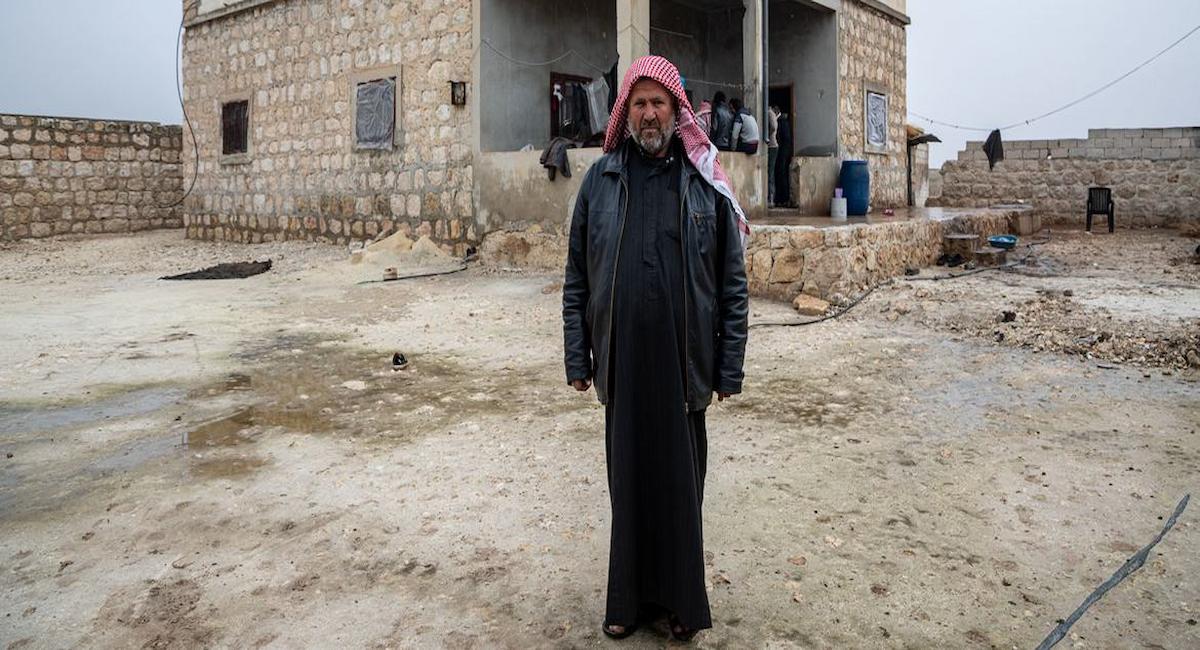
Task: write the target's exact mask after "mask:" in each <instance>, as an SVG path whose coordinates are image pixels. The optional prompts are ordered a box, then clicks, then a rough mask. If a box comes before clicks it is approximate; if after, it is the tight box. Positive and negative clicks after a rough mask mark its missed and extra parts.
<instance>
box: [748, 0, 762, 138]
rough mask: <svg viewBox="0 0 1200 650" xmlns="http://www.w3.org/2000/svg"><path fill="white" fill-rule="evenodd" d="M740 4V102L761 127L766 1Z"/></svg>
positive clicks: (757, 0)
mask: <svg viewBox="0 0 1200 650" xmlns="http://www.w3.org/2000/svg"><path fill="white" fill-rule="evenodd" d="M742 2H743V4H744V5H745V7H746V13H745V15H744V16H743V17H742V81H743V83H744V84H745V90H744V92H745V93H746V94H745V96H744V97H742V102H743V103H745V104H746V107H747V108H749V109H750V112H752V113H754V119H756V120H758V122H759V124H760V125H762V124H764V123H766V119H765V117H764V116H765V115H766V113H765V111H764V109H763V84H764V83H766V80H764V79H763V78H762V77H763V57H765V56H766V52H765V51H763V32H764V30H765V29H766V25H765V24H764V19H765V16H764V13H765V7H764V5H765V4H766V0H742ZM759 153H761V154H763V155H766V153H765V151H764V147H760V148H759Z"/></svg>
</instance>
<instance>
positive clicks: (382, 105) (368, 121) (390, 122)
mask: <svg viewBox="0 0 1200 650" xmlns="http://www.w3.org/2000/svg"><path fill="white" fill-rule="evenodd" d="M395 139H396V78H395V77H385V78H383V79H373V80H370V81H364V82H362V83H359V84H358V86H357V90H356V94H355V107H354V141H355V146H356V147H357V148H359V149H382V150H390V149H391V148H392V145H393V143H394V142H395Z"/></svg>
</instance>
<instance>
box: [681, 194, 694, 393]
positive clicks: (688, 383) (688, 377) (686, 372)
mask: <svg viewBox="0 0 1200 650" xmlns="http://www.w3.org/2000/svg"><path fill="white" fill-rule="evenodd" d="M681 184H682V185H683V187H682V188H680V189H682V190H683V192H681V193H680V195H679V233H680V237H679V254H680V260H681V261H682V262H683V412H684V414H685V415H686V414H687V412H688V404H689V403H691V401H692V365H691V359H690V357H689V351H688V349H689V348H690V347H691V345H690V343H691V341H689V340H688V290H687V288H688V277H687V269H688V258H687V219H686V216H687V186H688V183H687V175H686V174H684V176H683V182H682V183H681Z"/></svg>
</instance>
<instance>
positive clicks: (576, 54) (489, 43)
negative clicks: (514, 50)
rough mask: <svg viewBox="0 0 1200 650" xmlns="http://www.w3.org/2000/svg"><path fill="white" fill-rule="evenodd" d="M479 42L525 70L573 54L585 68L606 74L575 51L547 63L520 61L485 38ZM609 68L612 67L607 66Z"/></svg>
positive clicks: (551, 61) (553, 60)
mask: <svg viewBox="0 0 1200 650" xmlns="http://www.w3.org/2000/svg"><path fill="white" fill-rule="evenodd" d="M479 41H480V42H481V43H483V44H484V45H486V46H487V47H488V49H489V50H491V51H493V52H495V53H496V55H497V56H499V57H500V58H502V59H505V60H507V61H508V62H510V63H515V64H517V65H521V66H525V67H527V68H540V67H544V66H548V65H553V64H555V63H558V62H559V61H562V60H563V59H566V58H567V57H569V56H571V55H572V54H574V55H575V56H578V57H579V60H580V62H582V63H583V64H584V65H586V66H587V67H589V68H591V69H593V70H595V71H597V72H599V73H600V74H605V73H607V72H608V71H607V70H605V69H604V68H600V67H598V66H596V65H594V64H593V63H592V62H591V61H588V60H587V59H585V58H583V55H582V54H580V53H579V52H576V51H575V50H567V51H566V52H564V53H563V54H561V55H559V56H556V57H554V58H553V59H550V60H549V61H522V60H521V59H518V58H516V57H513V56H512V55H510V54H507V53H505V52H504V51H502V50H501V49H500V48H498V47H496V46H495V45H493V44H492V42H491V41H489V40H488V39H486V38H481V39H479ZM609 67H610V68H611V67H612V66H609Z"/></svg>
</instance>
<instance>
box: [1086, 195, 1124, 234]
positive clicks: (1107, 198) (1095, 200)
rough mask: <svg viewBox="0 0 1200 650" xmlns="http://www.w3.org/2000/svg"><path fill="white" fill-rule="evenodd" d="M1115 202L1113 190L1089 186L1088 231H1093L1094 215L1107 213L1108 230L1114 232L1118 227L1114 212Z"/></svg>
mask: <svg viewBox="0 0 1200 650" xmlns="http://www.w3.org/2000/svg"><path fill="white" fill-rule="evenodd" d="M1115 207H1116V206H1115V204H1114V202H1113V198H1112V190H1110V189H1109V188H1107V187H1089V188H1088V199H1087V231H1088V232H1091V231H1092V215H1093V214H1106V215H1108V232H1112V231H1113V230H1114V229H1115V228H1116V224H1117V219H1116V216H1115V215H1114V214H1113V210H1114V208H1115Z"/></svg>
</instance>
